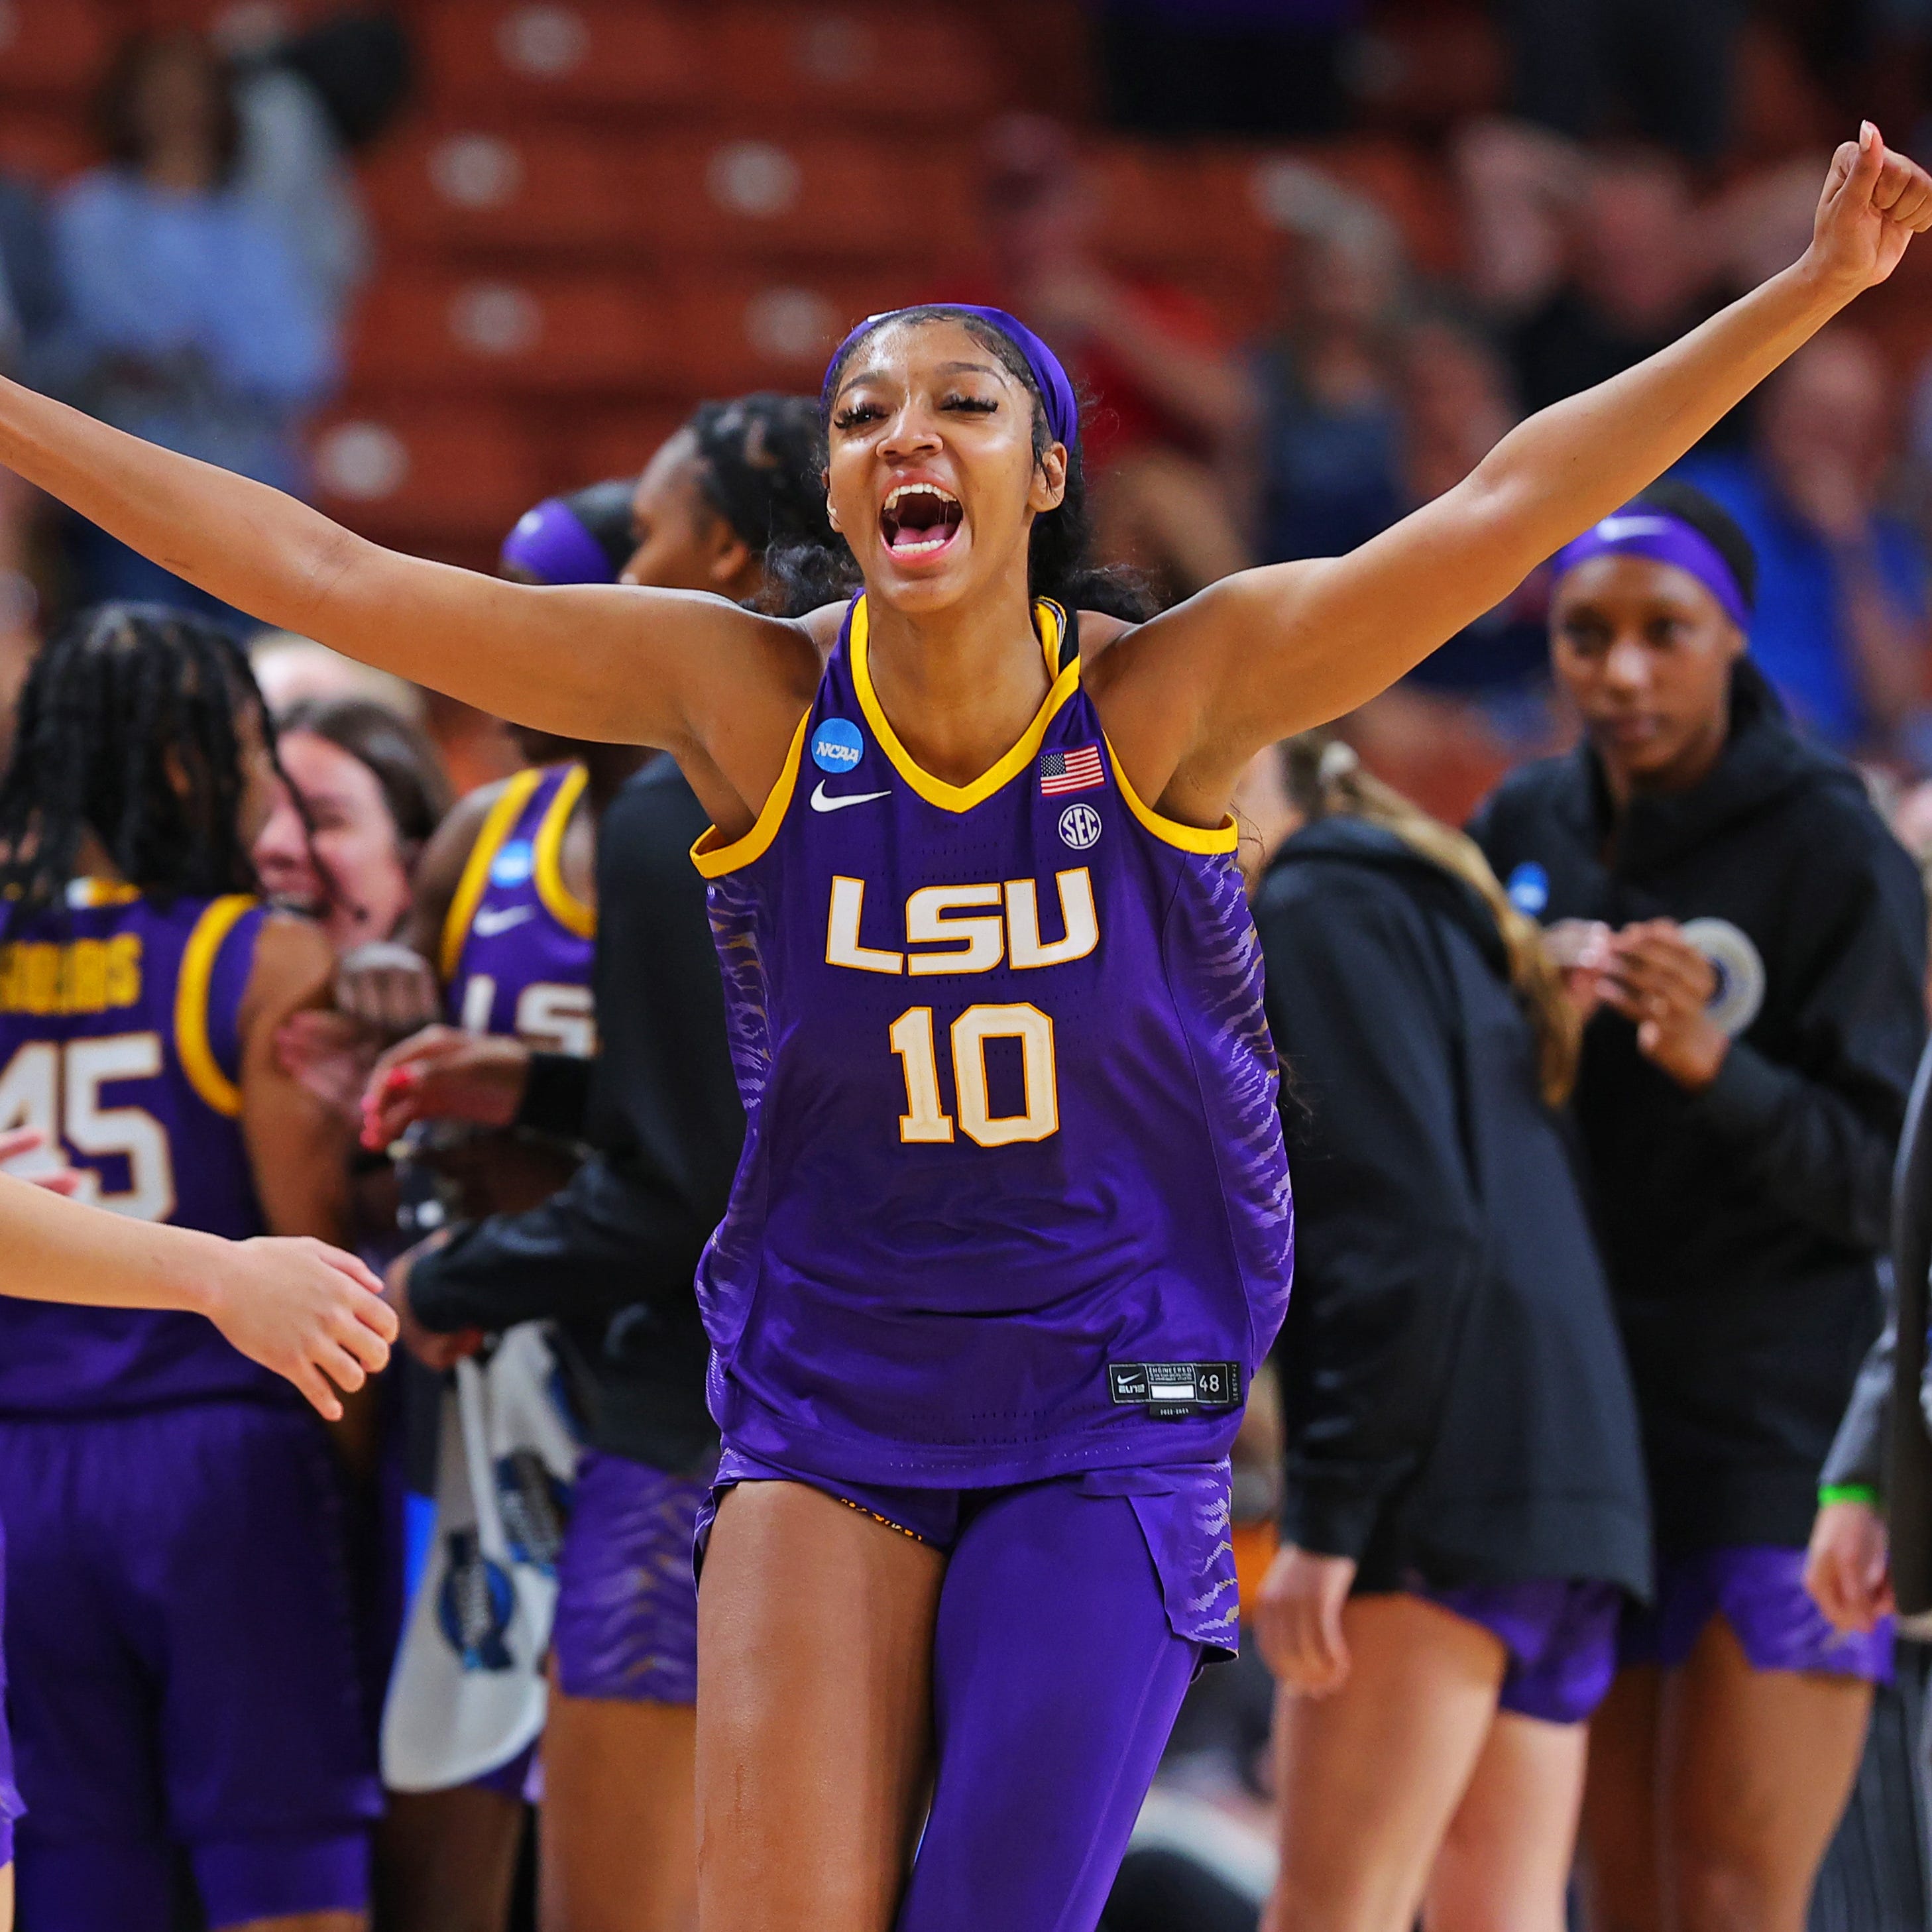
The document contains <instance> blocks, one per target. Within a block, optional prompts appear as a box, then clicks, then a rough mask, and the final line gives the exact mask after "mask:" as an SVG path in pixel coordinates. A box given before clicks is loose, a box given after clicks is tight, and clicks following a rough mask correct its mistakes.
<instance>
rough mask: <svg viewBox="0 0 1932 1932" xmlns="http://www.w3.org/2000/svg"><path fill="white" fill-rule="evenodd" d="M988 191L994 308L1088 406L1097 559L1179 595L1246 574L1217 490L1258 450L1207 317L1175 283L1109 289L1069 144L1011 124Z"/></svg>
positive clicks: (1244, 391) (1130, 283)
mask: <svg viewBox="0 0 1932 1932" xmlns="http://www.w3.org/2000/svg"><path fill="white" fill-rule="evenodd" d="M989 163H990V166H989V172H988V175H987V179H986V212H987V220H988V226H989V230H990V233H991V236H992V244H993V268H994V272H995V278H996V280H997V281H998V284H999V289H998V299H999V300H1000V301H1001V302H1003V303H1007V304H1010V305H1011V306H1012V307H1013V308H1014V309H1016V311H1019V312H1020V313H1022V314H1025V315H1026V316H1028V317H1030V318H1031V321H1032V323H1033V326H1034V327H1036V328H1037V329H1039V330H1040V332H1041V333H1042V334H1043V335H1045V336H1046V338H1048V339H1049V341H1051V342H1052V344H1053V345H1054V347H1055V348H1056V349H1057V350H1058V351H1059V353H1060V354H1061V356H1062V357H1063V358H1064V359H1065V362H1066V364H1067V369H1068V371H1069V373H1070V374H1071V375H1072V376H1073V379H1074V381H1075V382H1076V383H1077V384H1078V385H1079V386H1080V387H1081V388H1082V389H1084V390H1085V391H1086V392H1088V394H1089V395H1091V397H1092V398H1093V401H1094V410H1093V413H1092V416H1091V419H1090V427H1089V428H1088V432H1087V464H1088V475H1089V477H1090V478H1091V479H1092V481H1093V484H1094V507H1095V511H1096V524H1097V529H1098V532H1099V535H1100V548H1101V550H1102V552H1103V554H1105V555H1107V556H1116V557H1127V558H1131V559H1133V561H1134V562H1136V563H1137V564H1139V565H1141V566H1142V567H1143V568H1145V569H1147V570H1148V571H1150V572H1151V573H1152V574H1154V576H1155V577H1157V578H1158V579H1159V580H1160V583H1161V586H1162V588H1163V589H1164V590H1166V592H1169V594H1171V595H1189V594H1190V593H1191V592H1194V591H1196V590H1198V589H1200V588H1201V587H1202V586H1203V585H1204V584H1207V583H1213V582H1214V580H1216V579H1217V577H1225V576H1226V575H1227V574H1229V572H1230V571H1235V570H1239V569H1241V568H1242V567H1243V566H1244V565H1245V564H1247V562H1248V561H1249V558H1248V556H1247V549H1246V546H1245V545H1244V544H1243V543H1242V542H1241V540H1240V538H1238V535H1237V534H1236V531H1237V528H1238V524H1237V520H1236V518H1235V512H1234V507H1233V505H1232V502H1231V501H1230V499H1229V493H1228V491H1227V489H1226V484H1225V481H1224V479H1225V478H1226V477H1227V476H1229V475H1230V474H1232V472H1234V471H1235V469H1236V468H1237V467H1238V465H1239V463H1240V460H1241V457H1242V456H1243V455H1244V453H1245V451H1246V449H1247V445H1248V443H1249V442H1250V439H1251V437H1252V435H1253V430H1254V426H1255V422H1256V410H1257V401H1256V395H1255V393H1254V389H1253V385H1252V383H1250V380H1249V378H1248V376H1247V372H1246V371H1245V370H1244V368H1242V366H1241V361H1240V359H1239V358H1238V356H1235V354H1234V353H1232V350H1231V349H1230V348H1229V345H1228V344H1226V342H1225V341H1223V338H1222V336H1221V334H1220V329H1219V328H1218V327H1217V324H1216V323H1215V321H1214V317H1213V316H1212V315H1211V313H1210V312H1209V311H1208V309H1207V308H1205V306H1204V305H1202V303H1200V302H1198V301H1197V300H1196V299H1195V298H1193V296H1190V295H1189V294H1187V293H1186V292H1185V291H1184V290H1181V289H1179V288H1178V287H1175V286H1173V285H1172V284H1169V283H1165V282H1161V281H1154V280H1152V279H1150V278H1144V277H1136V278H1133V279H1131V280H1130V279H1128V278H1124V277H1123V276H1121V275H1116V274H1115V272H1113V271H1112V269H1109V268H1107V267H1106V266H1104V265H1103V263H1102V262H1101V261H1100V258H1099V256H1098V254H1097V251H1096V248H1095V242H1094V215H1095V211H1096V210H1095V204H1094V197H1093V195H1092V193H1091V190H1090V188H1089V187H1088V183H1087V181H1086V180H1085V177H1084V175H1083V173H1082V169H1081V166H1080V162H1079V156H1078V155H1077V154H1076V152H1075V150H1074V147H1073V140H1072V138H1071V137H1070V136H1069V135H1068V134H1067V132H1066V130H1064V128H1062V127H1059V126H1058V125H1057V124H1055V123H1054V122H1052V121H1047V120H1045V119H1043V118H1040V117H1039V116H1037V115H1011V116H1010V117H1009V118H1007V119H1006V120H1004V121H1001V122H1000V123H999V124H998V126H997V127H995V129H994V130H993V133H992V138H991V141H990V143H989Z"/></svg>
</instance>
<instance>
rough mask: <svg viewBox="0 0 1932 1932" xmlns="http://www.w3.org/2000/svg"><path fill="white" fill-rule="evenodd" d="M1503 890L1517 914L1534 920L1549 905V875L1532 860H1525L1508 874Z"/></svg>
mask: <svg viewBox="0 0 1932 1932" xmlns="http://www.w3.org/2000/svg"><path fill="white" fill-rule="evenodd" d="M1503 889H1504V890H1505V892H1508V894H1509V902H1510V904H1511V905H1513V906H1514V907H1516V909H1517V911H1518V912H1520V913H1527V914H1528V915H1529V917H1530V918H1532V919H1535V917H1536V916H1537V915H1538V913H1541V911H1542V910H1543V908H1544V907H1545V906H1547V904H1549V903H1550V874H1548V873H1547V872H1546V871H1544V869H1543V868H1542V867H1541V865H1538V863H1537V862H1536V861H1535V859H1524V861H1523V863H1522V864H1521V865H1519V866H1517V868H1516V870H1515V871H1513V872H1512V873H1511V874H1510V875H1509V883H1508V885H1506V886H1505V887H1504V888H1503Z"/></svg>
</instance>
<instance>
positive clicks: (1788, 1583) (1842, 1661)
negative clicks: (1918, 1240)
mask: <svg viewBox="0 0 1932 1932" xmlns="http://www.w3.org/2000/svg"><path fill="white" fill-rule="evenodd" d="M1720 1615H1721V1616H1723V1617H1724V1619H1725V1621H1726V1622H1727V1623H1729V1624H1730V1627H1731V1628H1732V1631H1733V1632H1734V1633H1735V1634H1736V1637H1737V1640H1738V1642H1739V1644H1740V1645H1741V1646H1742V1647H1743V1650H1744V1653H1745V1658H1747V1660H1748V1661H1749V1663H1750V1664H1751V1668H1752V1669H1753V1670H1819V1671H1824V1672H1826V1673H1829V1675H1831V1676H1835V1677H1860V1678H1864V1679H1866V1680H1867V1682H1872V1683H1875V1684H1888V1683H1889V1682H1891V1643H1892V1623H1891V1619H1890V1618H1889V1617H1888V1618H1886V1619H1885V1621H1884V1622H1882V1624H1881V1625H1879V1627H1878V1628H1877V1629H1876V1630H1875V1631H1873V1632H1872V1633H1871V1634H1870V1636H1868V1637H1861V1636H1859V1635H1858V1634H1855V1633H1852V1634H1846V1633H1843V1632H1841V1631H1837V1630H1835V1629H1833V1628H1832V1625H1831V1624H1830V1622H1829V1621H1828V1620H1827V1619H1826V1616H1825V1613H1823V1611H1822V1610H1820V1609H1819V1607H1818V1606H1817V1604H1814V1602H1813V1601H1811V1594H1810V1592H1808V1591H1807V1590H1806V1589H1805V1553H1804V1551H1803V1550H1788V1549H1784V1548H1782V1547H1775V1546H1773V1545H1771V1544H1746V1545H1743V1546H1742V1547H1734V1548H1731V1549H1728V1550H1699V1551H1697V1552H1696V1553H1694V1554H1693V1555H1691V1556H1677V1557H1667V1558H1666V1559H1664V1560H1663V1561H1662V1562H1661V1563H1660V1564H1659V1565H1658V1578H1657V1601H1656V1603H1655V1604H1653V1605H1652V1607H1651V1608H1649V1610H1639V1609H1637V1607H1635V1606H1634V1605H1633V1606H1631V1607H1630V1609H1629V1610H1627V1611H1626V1613H1625V1617H1624V1625H1623V1630H1622V1634H1621V1636H1620V1637H1619V1641H1618V1646H1617V1649H1618V1661H1619V1663H1620V1664H1661V1666H1662V1667H1664V1669H1665V1670H1676V1668H1677V1667H1679V1665H1680V1664H1682V1663H1684V1662H1685V1660H1686V1659H1687V1658H1688V1657H1689V1656H1690V1655H1691V1652H1692V1651H1693V1650H1694V1649H1695V1648H1696V1647H1697V1640H1698V1638H1699V1637H1701V1636H1702V1635H1703V1631H1704V1626H1705V1625H1706V1624H1708V1623H1709V1622H1710V1621H1711V1619H1712V1618H1713V1617H1715V1616H1720ZM28 1790H29V1792H30V1793H31V1790H32V1787H31V1786H29V1787H28Z"/></svg>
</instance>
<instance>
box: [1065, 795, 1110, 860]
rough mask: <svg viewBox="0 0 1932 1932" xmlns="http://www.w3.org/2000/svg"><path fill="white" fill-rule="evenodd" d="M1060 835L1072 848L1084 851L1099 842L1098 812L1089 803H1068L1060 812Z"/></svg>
mask: <svg viewBox="0 0 1932 1932" xmlns="http://www.w3.org/2000/svg"><path fill="white" fill-rule="evenodd" d="M1060 837H1061V843H1062V844H1065V845H1068V846H1070V847H1072V848H1073V850H1075V851H1076V852H1084V851H1085V850H1087V848H1088V847H1089V846H1090V845H1094V844H1098V843H1099V842H1100V814H1099V813H1098V812H1097V811H1095V810H1094V808H1093V807H1092V806H1091V805H1069V806H1068V807H1067V809H1066V810H1065V811H1063V812H1062V813H1061V814H1060Z"/></svg>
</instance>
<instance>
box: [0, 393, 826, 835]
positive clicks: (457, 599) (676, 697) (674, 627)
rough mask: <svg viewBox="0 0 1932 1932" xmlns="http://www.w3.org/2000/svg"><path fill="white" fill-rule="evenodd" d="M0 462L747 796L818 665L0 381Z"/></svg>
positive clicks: (149, 543) (720, 802)
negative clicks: (427, 536)
mask: <svg viewBox="0 0 1932 1932" xmlns="http://www.w3.org/2000/svg"><path fill="white" fill-rule="evenodd" d="M0 463H5V465H6V466H7V467H8V468H9V469H13V470H15V471H17V472H18V473H19V474H20V475H22V476H24V477H25V478H26V479H27V481H28V482H30V483H33V484H37V485H38V486H39V487H40V488H41V489H43V490H46V492H47V493H49V495H51V496H57V497H58V498H59V499H61V501H62V502H65V503H66V504H68V505H71V507H72V508H74V509H76V510H77V511H80V514H82V515H83V516H84V517H89V518H90V519H91V520H92V521H94V522H95V523H98V524H99V525H100V526H101V527H102V528H103V529H106V530H107V531H109V532H111V533H112V534H113V535H115V536H117V537H118V538H121V541H123V542H124V543H127V544H130V545H131V546H132V547H133V548H134V549H136V550H139V551H140V552H141V553H142V555H143V556H148V557H151V558H152V559H154V562H157V563H160V564H162V565H165V566H166V568H168V569H169V570H172V571H174V572H175V573H176V574H178V575H179V576H181V577H185V578H187V580H188V581H189V582H190V583H193V584H196V585H198V586H199V587H200V588H201V589H204V590H206V591H209V592H212V593H213V594H214V595H215V596H217V597H220V598H223V600H224V601H226V602H228V603H230V604H234V605H235V606H236V607H237V608H238V609H240V610H246V611H247V612H248V613H250V615H251V616H255V617H259V618H260V619H261V620H262V621H263V622H264V623H266V624H272V625H277V626H278V627H280V628H284V629H287V630H292V631H299V632H300V633H301V634H303V635H304V636H306V637H315V638H317V639H319V640H320V641H321V642H323V643H326V644H328V645H329V646H332V648H333V649H336V650H338V651H341V652H344V653H345V654H346V655H348V656H350V657H353V658H360V659H361V660H362V661H363V662H364V663H365V664H380V665H381V666H382V667H383V668H384V669H385V670H392V671H395V672H397V673H400V674H401V676H404V677H408V678H413V679H416V682H419V683H421V684H426V685H430V686H431V688H434V689H435V690H437V691H447V692H449V694H451V695H452V697H460V698H462V699H463V700H465V701H466V702H467V703H472V704H475V705H477V706H481V708H482V709H484V710H486V711H490V712H495V713H496V714H497V715H499V716H501V717H505V718H511V719H513V720H514V721H517V722H518V723H520V724H529V725H532V726H534V727H537V728H538V729H540V730H545V731H550V732H555V733H559V734H560V735H562V736H568V737H574V738H586V739H597V740H600V741H605V742H618V743H622V742H634V743H638V744H647V745H661V746H663V747H664V748H666V749H667V750H670V751H681V750H682V749H684V748H686V747H688V746H690V745H703V747H704V748H706V751H707V752H708V753H709V763H710V764H711V765H712V766H715V768H716V771H718V772H722V774H723V776H724V779H725V781H726V782H727V785H728V786H729V787H730V793H732V794H734V795H736V802H740V803H748V804H749V805H750V806H751V809H752V810H753V811H755V810H756V808H757V805H759V804H760V803H761V802H763V798H764V795H765V792H766V790H767V789H768V788H769V786H770V784H771V781H772V778H774V777H775V775H776V774H777V772H778V766H779V765H780V764H781V763H782V762H783V759H784V749H785V746H786V745H787V743H788V742H789V741H790V736H791V733H792V730H793V727H795V726H796V724H797V722H798V718H799V712H800V711H801V710H802V709H804V707H805V705H807V704H808V703H810V702H811V691H812V689H813V688H814V685H815V683H816V681H817V659H816V655H815V653H814V650H813V649H812V646H811V643H810V640H808V638H807V637H806V636H805V633H804V632H803V631H802V630H800V629H799V628H798V627H797V626H796V625H790V624H786V623H780V622H776V621H775V620H774V619H769V618H763V617H758V616H753V615H752V614H751V613H749V612H747V611H745V610H741V609H739V607H738V606H736V604H731V603H730V602H728V601H726V600H725V599H724V598H718V597H712V596H707V595H701V594H698V593H694V592H685V591H673V590H649V589H634V588H631V587H630V586H622V585H568V586H558V587H555V588H543V587H538V586H531V585H527V584H517V583H505V582H502V581H501V580H499V579H497V578H496V577H484V576H481V575H480V574H478V573H477V572H475V571H467V570H458V569H456V568H452V566H450V565H447V564H440V563H431V562H426V561H425V560H424V559H422V558H420V557H412V556H404V555H402V554H401V553H399V552H397V551H395V550H385V549H383V547H381V546H380V544H372V543H369V542H368V541H365V540H364V539H363V538H361V537H359V536H356V535H354V534H353V532H350V531H348V530H346V529H343V528H342V527H341V525H340V524H338V523H332V522H331V521H330V520H329V518H328V517H325V516H323V514H321V513H320V511H316V510H313V509H311V508H309V507H308V505H306V504H305V503H301V502H297V501H296V499H295V498H293V497H292V496H284V494H283V493H281V491H279V490H272V489H270V488H269V487H268V486H267V485H266V484H261V483H256V482H253V481H250V480H249V479H248V478H246V477H244V476H236V475H232V474H230V473H229V472H228V471H226V470H224V469H217V468H215V467H214V466H212V465H211V464H209V463H199V462H196V460H194V459H193V458H191V457H186V456H181V455H176V454H175V453H174V452H172V451H170V450H165V449H157V448H156V447H155V446H154V445H153V444H151V443H143V442H142V441H141V440H139V438H138V437H131V436H127V435H125V434H122V432H121V431H118V430H115V429H110V428H108V426H107V425H106V424H104V423H98V422H95V421H94V420H93V419H92V418H91V417H89V416H83V415H82V414H81V413H80V412H79V411H78V410H71V409H69V408H68V407H67V406H66V405H65V404H62V403H57V402H55V401H52V398H49V397H46V396H42V395H36V394H34V392H33V391H31V390H30V389H23V388H21V387H20V385H19V384H17V383H10V382H4V381H0ZM767 711H769V712H771V714H772V715H771V716H770V717H769V718H767V717H766V712H767ZM767 739H775V745H776V748H775V750H772V749H771V748H770V747H769V745H768V744H767V742H766V740H767ZM707 775H708V776H709V778H710V779H711V783H712V788H713V789H715V776H716V773H715V772H711V773H709V774H707ZM693 782H694V783H695V784H699V786H700V796H703V799H704V802H705V804H706V805H707V806H708V807H709V808H712V811H714V813H717V812H718V811H723V813H724V815H725V816H726V817H733V816H735V815H736V814H735V813H734V812H733V809H732V807H733V797H732V796H724V797H718V798H714V797H712V796H706V795H705V792H706V787H705V785H704V784H703V782H702V781H700V778H698V777H697V775H694V777H693Z"/></svg>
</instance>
